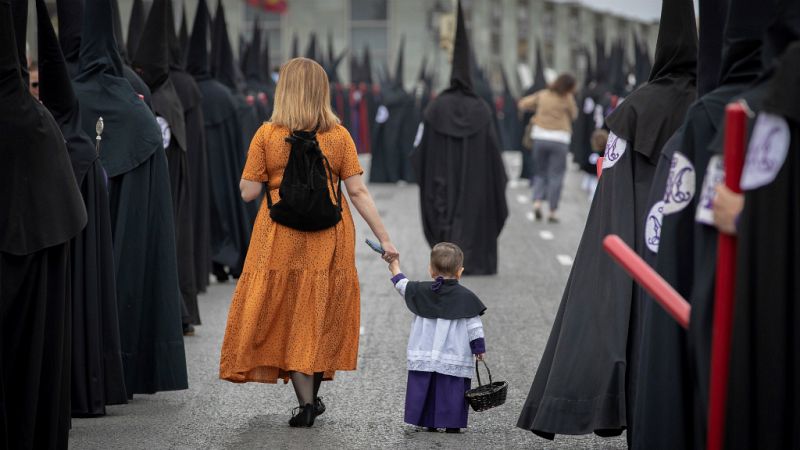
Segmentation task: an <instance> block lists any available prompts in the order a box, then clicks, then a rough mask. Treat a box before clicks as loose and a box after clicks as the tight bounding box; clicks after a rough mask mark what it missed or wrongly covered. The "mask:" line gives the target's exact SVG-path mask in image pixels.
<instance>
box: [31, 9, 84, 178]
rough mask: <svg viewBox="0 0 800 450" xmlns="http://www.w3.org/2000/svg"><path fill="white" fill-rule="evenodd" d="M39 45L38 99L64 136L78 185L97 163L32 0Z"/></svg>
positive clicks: (54, 43)
mask: <svg viewBox="0 0 800 450" xmlns="http://www.w3.org/2000/svg"><path fill="white" fill-rule="evenodd" d="M36 18H37V28H38V43H39V99H40V100H41V101H42V104H44V106H45V107H47V109H48V110H50V113H51V114H52V115H53V118H54V119H55V120H56V122H57V123H58V126H59V128H60V129H61V134H63V135H64V140H65V141H66V143H67V151H68V152H69V157H70V160H71V161H72V170H73V172H74V173H75V178H76V180H77V181H78V184H81V183H82V182H83V177H84V175H86V172H87V171H88V170H89V167H91V165H92V164H93V163H94V161H95V160H97V157H98V155H97V152H96V151H95V148H94V145H93V143H92V140H91V139H90V138H89V136H87V135H86V133H84V132H83V128H82V125H81V116H80V107H79V104H78V98H77V97H76V96H75V92H74V91H73V89H72V82H71V81H70V78H69V72H68V71H67V63H66V61H65V60H64V55H63V54H62V53H61V47H60V46H59V44H58V38H57V37H56V32H55V30H54V29H53V24H52V22H51V21H50V14H49V13H48V11H47V6H45V3H44V0H36Z"/></svg>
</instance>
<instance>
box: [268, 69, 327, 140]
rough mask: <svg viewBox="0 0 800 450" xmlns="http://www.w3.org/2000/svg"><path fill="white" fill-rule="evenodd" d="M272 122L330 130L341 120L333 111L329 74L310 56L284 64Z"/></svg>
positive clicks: (307, 128) (279, 78) (294, 128)
mask: <svg viewBox="0 0 800 450" xmlns="http://www.w3.org/2000/svg"><path fill="white" fill-rule="evenodd" d="M269 120H270V122H272V123H274V124H276V125H283V126H285V127H286V128H288V129H290V130H293V131H294V130H307V131H310V130H313V129H315V128H316V129H317V131H319V132H323V131H328V130H330V129H332V128H333V127H334V126H336V124H338V123H339V118H338V117H336V114H334V113H333V110H331V93H330V85H329V84H328V74H326V73H325V69H323V68H322V66H320V65H319V64H317V63H316V62H314V61H312V60H310V59H307V58H294V59H290V60H289V61H288V62H286V63H285V64H284V65H283V66H281V71H280V75H279V77H278V86H277V88H276V89H275V108H274V109H273V111H272V117H270V119H269Z"/></svg>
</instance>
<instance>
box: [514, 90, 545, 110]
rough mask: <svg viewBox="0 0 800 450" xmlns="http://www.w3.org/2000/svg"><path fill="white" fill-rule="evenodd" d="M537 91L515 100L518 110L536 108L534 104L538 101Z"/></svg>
mask: <svg viewBox="0 0 800 450" xmlns="http://www.w3.org/2000/svg"><path fill="white" fill-rule="evenodd" d="M539 92H540V91H537V92H535V93H533V94H531V95H529V96H527V97H522V98H521V99H519V102H517V107H518V108H519V109H520V111H534V110H536V106H537V104H538V103H539Z"/></svg>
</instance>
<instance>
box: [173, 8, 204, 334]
mask: <svg viewBox="0 0 800 450" xmlns="http://www.w3.org/2000/svg"><path fill="white" fill-rule="evenodd" d="M168 3H171V2H168ZM167 14H168V15H169V16H172V8H167ZM183 17H184V19H185V17H186V16H185V15H184V16H183ZM172 23H173V22H171V21H170V20H169V19H167V39H168V40H169V54H170V58H169V77H170V79H171V80H172V84H173V85H174V86H175V92H176V93H177V94H178V98H179V99H180V102H181V105H183V117H184V120H185V122H186V159H187V161H188V172H189V183H190V186H189V192H191V195H190V198H191V211H192V226H193V230H192V231H193V233H192V235H193V237H194V242H193V251H194V281H195V289H196V290H197V292H205V290H206V288H207V287H208V273H209V271H210V267H211V254H210V252H211V249H210V244H211V215H210V212H209V193H208V184H209V182H208V153H207V151H206V130H205V117H204V115H203V106H202V100H203V98H202V95H201V93H200V88H199V87H198V86H197V83H196V82H195V81H194V77H192V76H191V75H189V73H187V72H186V70H184V68H183V67H184V66H185V62H184V61H185V55H184V52H183V50H182V49H181V44H180V42H179V41H178V38H177V37H176V36H175V29H174V26H173V25H172ZM196 306H197V303H194V304H187V305H186V307H187V309H188V310H187V312H188V313H189V317H190V318H191V323H193V324H200V312H199V310H197V309H196Z"/></svg>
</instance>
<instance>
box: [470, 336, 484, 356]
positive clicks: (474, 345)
mask: <svg viewBox="0 0 800 450" xmlns="http://www.w3.org/2000/svg"><path fill="white" fill-rule="evenodd" d="M469 348H471V349H472V354H473V355H480V354H481V353H486V341H484V340H483V338H478V339H473V340H471V341H469Z"/></svg>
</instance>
